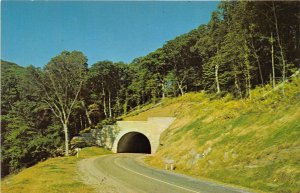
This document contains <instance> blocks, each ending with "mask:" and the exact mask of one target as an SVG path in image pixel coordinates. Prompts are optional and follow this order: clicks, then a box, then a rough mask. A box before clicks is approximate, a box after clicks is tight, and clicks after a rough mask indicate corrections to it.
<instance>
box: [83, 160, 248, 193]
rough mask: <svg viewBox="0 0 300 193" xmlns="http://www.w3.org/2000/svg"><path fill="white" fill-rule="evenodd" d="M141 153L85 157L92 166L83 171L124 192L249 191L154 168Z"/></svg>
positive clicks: (191, 192) (210, 192) (207, 192)
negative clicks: (148, 164) (145, 162)
mask: <svg viewBox="0 0 300 193" xmlns="http://www.w3.org/2000/svg"><path fill="white" fill-rule="evenodd" d="M142 156H143V155H141V154H112V155H105V156H100V157H97V158H93V159H89V160H85V162H82V164H84V165H85V166H87V165H89V164H91V165H90V166H92V167H86V168H85V169H84V171H83V172H85V173H86V174H87V173H89V175H93V177H94V178H97V179H98V180H99V181H103V180H106V179H109V180H111V181H110V182H114V185H116V186H118V187H119V188H118V189H119V191H121V192H122V193H123V192H130V193H133V192H138V193H249V191H247V190H243V189H240V188H236V187H230V186H227V185H223V184H217V183H215V182H209V181H204V180H199V179H195V178H192V177H189V176H186V175H182V174H177V173H175V172H173V171H167V170H159V169H156V168H152V167H150V166H147V165H145V164H144V163H142V161H140V160H141V158H142ZM96 170H97V171H96ZM97 172H98V173H97ZM122 187H123V188H122Z"/></svg>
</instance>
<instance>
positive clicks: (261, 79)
mask: <svg viewBox="0 0 300 193" xmlns="http://www.w3.org/2000/svg"><path fill="white" fill-rule="evenodd" d="M251 47H252V49H253V53H254V58H255V59H256V62H257V65H258V70H259V76H260V81H261V84H262V86H264V79H263V75H262V70H261V64H260V60H259V57H258V55H257V53H256V49H255V46H254V43H253V38H252V35H251Z"/></svg>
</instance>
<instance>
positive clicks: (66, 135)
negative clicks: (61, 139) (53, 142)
mask: <svg viewBox="0 0 300 193" xmlns="http://www.w3.org/2000/svg"><path fill="white" fill-rule="evenodd" d="M63 129H64V134H65V155H66V156H69V133H68V125H67V123H63Z"/></svg>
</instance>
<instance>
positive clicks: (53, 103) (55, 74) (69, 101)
mask: <svg viewBox="0 0 300 193" xmlns="http://www.w3.org/2000/svg"><path fill="white" fill-rule="evenodd" d="M86 69H87V58H86V57H85V56H84V55H83V54H82V53H81V52H78V51H72V52H68V51H63V52H62V53H61V54H60V55H58V56H56V57H54V58H52V59H51V61H50V62H49V63H48V64H47V65H46V66H45V68H44V70H43V71H40V70H36V69H32V71H31V73H32V76H33V78H34V80H35V84H36V85H37V86H38V87H39V88H40V90H41V91H42V95H43V102H45V103H46V104H47V105H48V107H49V108H50V109H51V111H52V112H53V114H54V115H55V116H56V117H57V118H58V119H59V120H60V122H61V124H62V127H63V132H64V135H65V155H66V156H68V155H69V128H68V125H69V119H70V115H71V113H72V110H73V107H74V104H75V102H76V101H77V100H78V96H79V93H80V91H81V88H82V85H83V82H84V76H85V74H86Z"/></svg>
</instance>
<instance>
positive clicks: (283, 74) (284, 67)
mask: <svg viewBox="0 0 300 193" xmlns="http://www.w3.org/2000/svg"><path fill="white" fill-rule="evenodd" d="M272 3H273V13H274V20H275V27H276V34H277V41H278V46H279V48H280V55H281V60H282V94H283V95H284V83H285V73H286V64H285V59H284V55H283V48H282V44H281V41H280V36H279V29H278V22H277V16H276V9H275V5H274V1H272Z"/></svg>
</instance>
